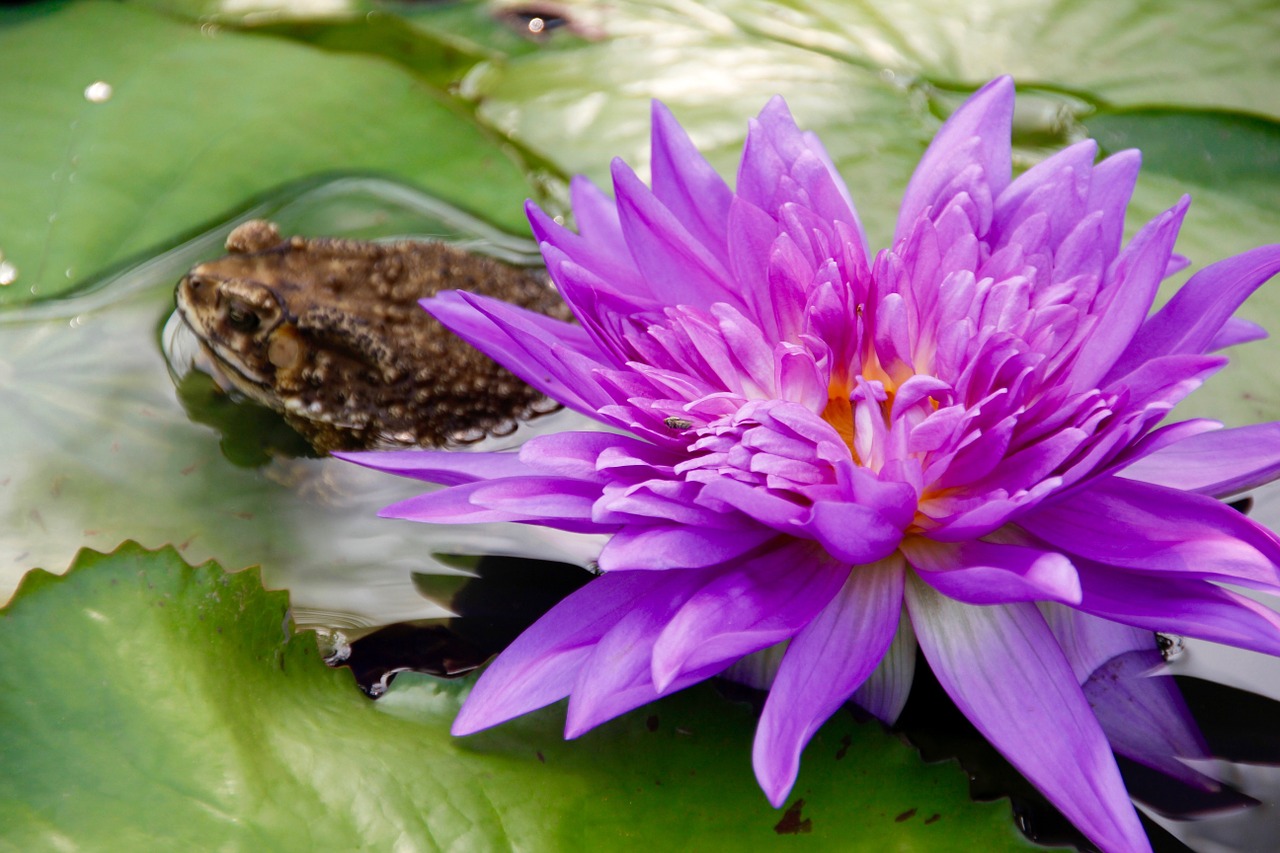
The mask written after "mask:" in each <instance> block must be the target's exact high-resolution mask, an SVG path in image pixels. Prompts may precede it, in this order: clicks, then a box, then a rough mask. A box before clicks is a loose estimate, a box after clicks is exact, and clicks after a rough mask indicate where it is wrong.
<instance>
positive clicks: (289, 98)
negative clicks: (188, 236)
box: [0, 2, 529, 305]
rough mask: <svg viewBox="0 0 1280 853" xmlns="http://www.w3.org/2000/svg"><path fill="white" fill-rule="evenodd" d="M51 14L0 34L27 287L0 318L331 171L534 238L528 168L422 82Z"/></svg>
mask: <svg viewBox="0 0 1280 853" xmlns="http://www.w3.org/2000/svg"><path fill="white" fill-rule="evenodd" d="M44 11H45V14H43V15H36V16H30V17H25V18H24V19H23V20H22V21H21V22H20V23H16V24H11V25H9V26H4V27H0V80H2V81H4V82H3V84H0V112H3V113H4V115H5V116H6V119H5V121H6V126H7V127H8V128H9V129H10V130H9V132H6V133H5V134H4V135H3V137H0V184H2V185H3V186H4V188H5V191H4V193H3V194H0V251H3V255H4V258H5V260H6V261H7V263H9V264H10V265H11V267H12V268H14V269H16V270H17V279H16V281H15V282H13V283H12V284H10V285H8V286H7V287H4V288H0V305H3V304H5V303H13V302H19V301H25V300H30V299H32V298H33V297H48V296H51V295H55V294H58V293H61V292H63V291H65V290H67V289H69V288H72V287H74V286H75V285H76V284H78V283H80V282H81V281H83V280H85V279H86V278H88V277H90V276H91V275H93V274H95V273H98V272H100V271H102V270H103V269H104V268H106V267H109V266H111V265H114V264H119V263H120V262H122V261H124V260H125V259H127V258H130V257H132V256H135V255H137V254H138V253H139V252H141V251H142V250H144V249H148V248H151V247H155V246H157V245H158V244H161V243H163V242H164V241H171V240H174V239H175V238H176V237H177V236H179V235H181V234H183V233H184V232H190V231H194V230H196V228H197V227H198V226H200V225H203V224H206V223H208V222H210V221H212V220H214V219H215V218H216V217H219V216H220V215H223V214H225V213H226V212H228V211H231V210H236V209H242V208H244V207H246V206H248V204H249V202H250V201H251V200H252V199H253V198H254V197H255V196H258V195H261V194H263V193H265V192H266V191H268V190H270V189H272V188H274V187H277V186H279V185H281V184H283V183H285V182H287V181H290V180H294V179H297V178H301V177H305V176H310V175H314V174H317V173H321V172H333V171H346V172H359V171H366V172H367V171H373V172H379V173H385V174H389V175H395V176H398V177H400V178H402V179H405V180H409V181H412V182H414V183H416V184H418V185H420V186H422V187H424V188H426V189H428V190H430V191H432V192H434V193H435V194H437V195H440V196H442V197H444V198H447V199H449V200H451V201H453V202H455V203H457V204H459V205H461V206H463V207H467V208H469V209H471V210H474V211H483V212H484V213H485V214H486V215H487V216H488V217H489V218H490V219H491V220H492V221H494V222H496V223H499V224H502V225H505V226H507V227H509V228H513V229H519V228H522V227H523V216H522V212H521V204H522V202H523V199H524V197H525V196H526V195H528V192H529V188H528V184H527V182H526V181H525V179H524V176H523V174H522V172H521V170H520V169H519V168H518V166H517V164H516V163H515V162H514V161H513V160H512V159H511V158H510V157H509V156H508V153H507V152H506V150H505V149H504V148H503V147H502V146H501V145H499V144H498V143H497V142H496V141H494V140H493V139H492V138H490V137H489V136H488V135H487V134H486V133H484V132H483V131H482V130H481V129H480V128H479V127H478V126H477V125H476V124H475V122H474V121H472V120H471V118H470V117H469V116H468V115H467V114H466V112H465V111H464V110H460V109H458V108H457V107H456V106H455V105H454V104H453V102H452V101H451V99H449V98H448V97H447V96H445V95H444V94H443V93H442V92H441V91H439V90H438V89H435V88H433V87H432V86H430V85H428V84H427V83H426V82H425V80H424V79H422V78H419V77H417V76H415V75H413V74H410V73H407V72H405V71H403V70H401V69H399V68H397V67H395V66H393V65H389V64H388V63H386V62H384V61H381V60H379V59H376V58H372V57H367V56H360V55H355V54H349V53H335V52H330V51H323V50H319V49H316V48H311V47H306V46H303V45H300V44H298V43H295V42H291V41H288V40H284V39H271V38H262V37H255V36H252V35H246V34H242V33H239V32H236V31H234V30H230V29H223V28H218V27H216V26H212V25H207V26H204V27H201V26H199V25H197V24H195V23H194V22H192V23H183V22H179V21H175V20H172V19H170V18H168V17H165V16H161V15H158V14H155V13H151V12H147V11H145V10H140V9H137V8H133V7H129V6H125V5H122V4H117V3H98V2H79V3H71V4H66V5H61V6H49V7H45V9H44ZM95 83H103V84H106V85H107V86H108V87H109V88H105V87H103V86H98V87H96V88H91V87H93V84H95Z"/></svg>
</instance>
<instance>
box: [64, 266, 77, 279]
mask: <svg viewBox="0 0 1280 853" xmlns="http://www.w3.org/2000/svg"><path fill="white" fill-rule="evenodd" d="M66 274H67V278H75V270H73V269H71V267H67V273H66Z"/></svg>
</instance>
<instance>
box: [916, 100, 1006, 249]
mask: <svg viewBox="0 0 1280 853" xmlns="http://www.w3.org/2000/svg"><path fill="white" fill-rule="evenodd" d="M1013 100H1014V90H1013V79H1012V78H1011V77H998V78H996V79H995V80H992V81H991V82H990V83H988V84H987V85H985V86H983V87H982V88H981V89H979V90H978V91H977V92H975V93H974V94H973V95H972V96H971V97H970V98H969V99H968V100H967V101H965V102H964V104H963V105H961V107H960V108H959V109H958V110H956V111H955V112H954V113H952V115H951V117H950V118H948V119H947V120H946V122H945V123H944V124H943V125H942V127H941V128H940V129H939V130H938V133H937V135H936V136H934V138H933V142H932V143H931V144H930V145H929V149H928V150H927V151H925V153H924V156H923V157H921V158H920V164H919V165H918V166H916V170H915V174H914V175H912V176H911V182H910V183H909V184H908V185H907V191H906V194H905V195H904V196H903V199H902V207H901V210H900V212H899V214H898V227H897V229H896V230H895V231H894V242H895V243H896V242H898V241H899V240H902V239H904V238H906V237H907V235H908V234H910V233H911V229H912V228H914V227H915V223H916V220H917V219H919V218H921V217H922V216H924V215H926V211H928V210H929V209H930V208H932V209H933V211H934V213H935V214H936V213H938V212H940V211H941V209H942V207H943V205H944V204H945V203H946V202H948V201H950V198H943V197H941V193H942V192H943V191H944V190H946V189H948V187H952V184H953V182H954V181H955V179H956V177H957V176H958V175H959V174H960V173H961V172H963V171H964V170H965V169H967V168H969V167H970V166H976V167H977V169H978V172H977V175H978V177H977V180H980V181H984V182H985V183H986V184H987V185H988V186H989V187H990V195H991V196H992V197H995V196H998V195H999V194H1000V193H1001V192H1003V191H1004V188H1005V187H1006V186H1008V184H1009V180H1010V176H1011V174H1012V171H1013V166H1012V153H1011V149H1010V147H1009V134H1010V132H1011V130H1012V126H1013ZM953 189H954V188H953ZM986 225H987V224H986V223H984V224H983V230H985V227H986Z"/></svg>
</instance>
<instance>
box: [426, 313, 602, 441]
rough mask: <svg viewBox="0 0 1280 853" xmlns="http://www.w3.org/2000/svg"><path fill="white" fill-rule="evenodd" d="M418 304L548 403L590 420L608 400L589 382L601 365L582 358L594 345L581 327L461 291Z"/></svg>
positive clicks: (585, 356)
mask: <svg viewBox="0 0 1280 853" xmlns="http://www.w3.org/2000/svg"><path fill="white" fill-rule="evenodd" d="M422 304H423V307H424V308H426V309H427V310H428V311H430V312H431V314H432V316H434V317H435V318H436V319H437V320H439V321H440V322H441V323H443V324H444V325H445V326H447V327H448V328H449V330H450V331H452V332H454V333H456V334H458V335H459V336H461V337H463V338H465V339H466V340H467V341H469V342H470V343H471V344H472V345H473V346H474V347H476V348H477V349H479V350H480V351H481V352H483V353H484V354H485V355H487V356H489V357H490V358H492V359H493V360H494V361H496V362H498V363H499V364H501V365H502V366H503V367H505V368H507V369H508V370H510V371H511V372H512V373H514V374H515V375H516V376H518V377H520V378H521V379H523V380H524V381H525V382H527V383H528V384H529V385H531V386H532V387H534V388H537V389H538V390H539V391H541V392H542V393H544V394H546V395H547V396H548V397H551V398H552V399H553V400H556V401H558V402H560V403H563V404H564V405H565V406H567V407H569V408H571V409H573V410H575V411H578V412H581V413H583V414H585V415H590V416H595V415H596V409H597V408H599V407H600V406H603V405H606V404H607V403H609V402H612V401H611V400H609V399H608V397H606V396H605V395H604V394H602V393H601V392H600V391H599V390H598V389H597V386H596V383H595V382H594V381H593V380H592V378H591V371H592V370H594V369H597V368H599V367H602V366H603V365H602V364H600V363H599V362H598V361H595V360H594V357H593V356H590V355H587V354H586V353H589V352H592V351H594V350H595V347H594V346H593V345H592V344H591V342H590V340H589V339H588V338H587V337H586V334H585V333H584V332H583V331H582V329H580V328H577V327H574V326H571V325H569V324H568V323H564V322H561V321H558V320H552V319H551V318H549V317H545V316H543V315H541V314H538V313H537V312H535V311H527V310H525V309H522V308H518V307H516V306H514V305H508V304H506V303H505V302H501V301H499V300H496V299H487V298H485V297H483V296H478V295H476V294H473V293H465V294H464V293H462V292H461V291H444V292H442V293H438V294H436V296H435V297H433V298H431V299H426V300H423V303H422ZM513 330H514V331H517V332H518V334H513Z"/></svg>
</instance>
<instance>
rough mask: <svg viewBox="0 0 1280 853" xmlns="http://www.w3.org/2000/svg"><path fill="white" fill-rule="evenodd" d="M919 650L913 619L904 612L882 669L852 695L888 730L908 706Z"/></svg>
mask: <svg viewBox="0 0 1280 853" xmlns="http://www.w3.org/2000/svg"><path fill="white" fill-rule="evenodd" d="M916 648H917V646H916V634H915V631H914V630H912V628H911V619H909V618H908V617H907V614H906V611H905V610H903V612H902V614H901V616H899V618H898V631H897V633H895V634H894V635H893V642H892V643H890V644H889V650H888V651H887V652H885V654H884V657H883V658H882V659H881V660H880V665H879V666H877V667H876V668H875V670H874V671H873V672H872V673H871V674H870V675H869V676H867V680H866V681H864V682H862V684H861V685H860V686H859V687H858V689H857V690H855V691H853V696H852V697H851V698H852V700H853V701H854V702H855V703H856V704H858V705H860V706H861V707H862V708H863V709H864V710H866V711H867V712H868V713H870V714H871V715H873V716H874V717H875V718H876V719H878V720H879V721H880V722H882V723H884V724H885V725H887V726H891V725H893V724H894V723H896V722H897V721H898V717H899V716H900V715H901V714H902V709H903V708H905V707H906V706H907V697H908V696H909V695H910V694H911V685H912V683H913V682H914V681H915V677H916Z"/></svg>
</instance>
